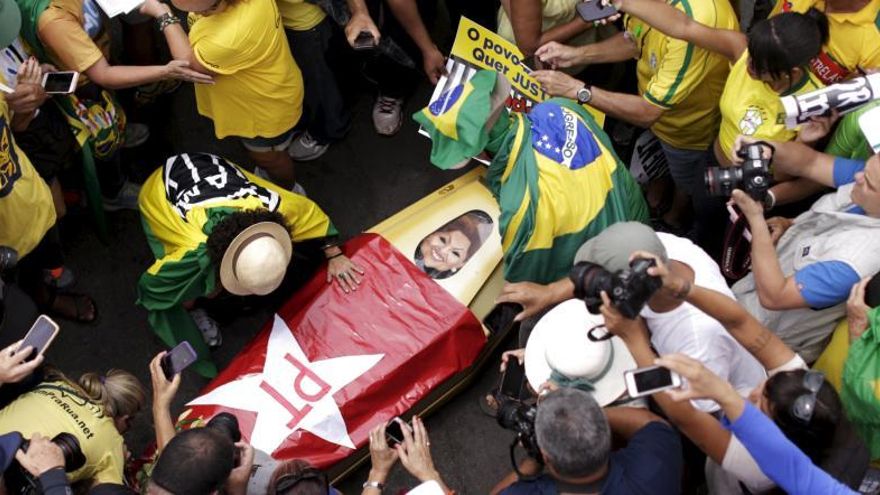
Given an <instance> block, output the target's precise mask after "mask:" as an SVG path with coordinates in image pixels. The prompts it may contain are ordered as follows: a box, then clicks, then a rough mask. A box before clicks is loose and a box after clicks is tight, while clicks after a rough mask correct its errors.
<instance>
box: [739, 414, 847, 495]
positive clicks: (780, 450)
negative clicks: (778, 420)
mask: <svg viewBox="0 0 880 495" xmlns="http://www.w3.org/2000/svg"><path fill="white" fill-rule="evenodd" d="M722 423H723V424H724V426H725V427H726V428H727V429H728V430H730V431H731V433H733V434H734V435H736V438H737V439H738V440H739V441H740V442H741V443H742V444H743V446H745V448H746V449H747V450H748V451H749V454H751V455H752V457H753V458H754V459H755V462H757V463H758V467H760V468H761V471H763V472H764V474H765V475H767V477H768V478H770V479H771V480H773V482H774V483H776V484H777V485H779V487H780V488H782V489H783V490H785V491H786V492H788V493H790V494H792V495H813V494H816V493H821V494H823V495H858V492H855V491H853V490H851V489H850V488H849V487H847V486H845V485H843V484H841V483H840V482H838V481H837V480H835V479H834V478H832V477H831V475H829V474H828V473H826V472H825V471H823V470H821V469H820V468H818V467H816V466H815V465H814V464H813V461H811V460H810V458H809V457H807V455H806V454H804V453H803V452H801V450H800V449H799V448H797V446H796V445H795V444H793V443H791V441H790V440H789V439H788V438H786V436H785V435H783V434H782V431H780V430H779V428H778V427H777V426H776V424H774V423H773V421H771V420H770V418H768V417H767V416H765V415H764V414H763V413H762V412H760V411H758V410H757V409H755V407H754V406H752V405H751V404H750V403H749V402H746V407H745V410H744V411H743V414H742V416H740V417H739V419H737V420H736V421H734V422H733V423H731V422H730V421H728V420H727V418H723V419H722Z"/></svg>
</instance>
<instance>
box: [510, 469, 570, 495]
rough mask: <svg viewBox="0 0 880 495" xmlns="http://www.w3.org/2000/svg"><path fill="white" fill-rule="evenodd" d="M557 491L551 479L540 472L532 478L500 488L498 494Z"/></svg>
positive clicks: (543, 494)
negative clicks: (539, 474)
mask: <svg viewBox="0 0 880 495" xmlns="http://www.w3.org/2000/svg"><path fill="white" fill-rule="evenodd" d="M558 493H559V491H558V490H557V488H556V483H555V482H554V481H553V479H552V478H550V477H548V476H547V475H545V474H542V475H541V476H538V477H537V478H536V479H533V480H529V481H524V480H520V481H517V482H515V483H513V484H512V485H510V486H508V487H507V488H505V489H503V490H501V492H500V495H556V494H558Z"/></svg>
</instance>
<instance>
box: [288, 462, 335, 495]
mask: <svg viewBox="0 0 880 495" xmlns="http://www.w3.org/2000/svg"><path fill="white" fill-rule="evenodd" d="M306 480H319V481H320V482H321V485H323V486H324V487H325V488H326V489H327V493H328V494H329V493H330V488H329V486H328V485H327V475H326V474H324V473H323V472H322V471H321V470H319V469H315V468H312V467H309V468H306V469H303V470H302V471H300V472H299V473H290V474H285V475H284V476H282V477H280V478H278V482H277V483H275V495H283V494H284V493H286V492H287V491H288V490H290V489H291V488H293V487H294V486H296V485H297V483H299V482H301V481H306Z"/></svg>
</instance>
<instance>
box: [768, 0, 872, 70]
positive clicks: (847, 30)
mask: <svg viewBox="0 0 880 495" xmlns="http://www.w3.org/2000/svg"><path fill="white" fill-rule="evenodd" d="M810 7H815V8H816V9H817V10H820V11H823V12H824V11H825V0H777V1H776V5H775V6H774V7H773V11H772V12H771V13H770V15H771V16H774V15H777V14H780V13H782V12H800V13H804V12H806V11H808V10H809V9H810ZM825 15H826V16H828V31H829V36H828V43H826V44H825V46H823V47H822V51H821V52H820V53H819V56H818V57H816V58H815V59H813V61H812V62H811V64H810V65H811V67H810V68H811V70H812V71H813V73H814V74H815V75H816V76H817V77H818V78H819V80H820V81H822V83H823V84H825V85H828V84H833V83H836V82H840V81H843V80H845V79H849V78H850V77H852V76H856V75H859V74H860V73H862V72H864V71H865V69H876V68H880V0H871V1H870V3H868V5H865V6H864V7H862V9H861V10H859V11H858V12H846V13H841V12H825Z"/></svg>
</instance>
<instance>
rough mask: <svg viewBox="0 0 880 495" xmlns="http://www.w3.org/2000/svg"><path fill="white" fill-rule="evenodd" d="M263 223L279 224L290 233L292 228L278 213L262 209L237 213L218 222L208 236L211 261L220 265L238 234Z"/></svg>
mask: <svg viewBox="0 0 880 495" xmlns="http://www.w3.org/2000/svg"><path fill="white" fill-rule="evenodd" d="M261 222H274V223H277V224H278V225H281V226H282V227H284V228H285V229H286V230H287V231H288V232H290V226H289V225H287V221H285V220H284V217H283V216H282V215H281V214H280V213H278V212H277V211H269V210H262V209H256V210H241V211H236V212H235V213H231V214H230V215H229V216H227V217H226V218H224V219H223V220H221V221H219V222H217V225H215V226H214V229H213V230H212V231H211V233H210V234H208V242H207V243H206V244H207V247H208V256H210V257H211V260H212V261H214V263H220V261H221V260H222V259H223V254H225V253H226V249H228V248H229V244H231V243H232V240H233V239H235V237H236V236H238V234H241V233H242V231H243V230H244V229H246V228H248V227H250V226H251V225H255V224H258V223H261Z"/></svg>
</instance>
